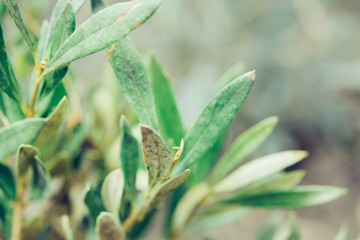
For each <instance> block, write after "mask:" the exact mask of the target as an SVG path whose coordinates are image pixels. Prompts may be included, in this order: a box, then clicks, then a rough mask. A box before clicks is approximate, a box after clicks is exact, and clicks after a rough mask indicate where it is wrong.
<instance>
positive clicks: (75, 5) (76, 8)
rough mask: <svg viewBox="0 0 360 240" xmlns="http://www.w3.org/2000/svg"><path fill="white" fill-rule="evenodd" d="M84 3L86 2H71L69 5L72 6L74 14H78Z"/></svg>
mask: <svg viewBox="0 0 360 240" xmlns="http://www.w3.org/2000/svg"><path fill="white" fill-rule="evenodd" d="M86 1H87V0H71V5H72V6H73V9H74V12H75V13H78V12H79V10H80V9H81V7H82V6H83V5H84V4H85V2H86Z"/></svg>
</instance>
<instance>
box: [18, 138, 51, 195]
mask: <svg viewBox="0 0 360 240" xmlns="http://www.w3.org/2000/svg"><path fill="white" fill-rule="evenodd" d="M16 166H17V167H16V168H17V169H16V170H17V175H18V176H19V177H20V176H25V174H26V173H27V171H28V169H32V188H31V198H32V199H42V198H43V197H44V195H45V192H46V190H47V188H48V186H49V182H50V174H49V172H48V171H47V169H46V167H45V166H44V164H43V162H42V160H41V159H40V153H39V150H38V149H36V148H35V147H33V146H31V145H25V144H23V145H21V146H20V147H19V149H18V152H17V160H16Z"/></svg>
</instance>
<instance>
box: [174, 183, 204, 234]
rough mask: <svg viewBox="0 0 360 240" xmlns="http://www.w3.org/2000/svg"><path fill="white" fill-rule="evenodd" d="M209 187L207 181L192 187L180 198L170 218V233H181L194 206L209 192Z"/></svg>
mask: <svg viewBox="0 0 360 240" xmlns="http://www.w3.org/2000/svg"><path fill="white" fill-rule="evenodd" d="M210 192H211V189H210V187H209V185H208V184H207V183H204V184H199V185H198V186H196V187H194V188H192V189H191V190H189V191H188V192H186V194H185V195H184V196H183V197H182V198H181V200H180V201H179V203H178V204H177V206H176V209H175V212H174V215H173V218H172V228H171V231H172V233H174V234H176V233H181V232H183V231H184V230H185V226H186V224H187V223H188V221H189V219H190V217H191V216H192V214H193V212H194V210H195V209H196V207H197V206H198V205H199V204H200V203H201V202H202V201H203V200H204V199H205V198H206V197H207V196H208V195H209V194H210Z"/></svg>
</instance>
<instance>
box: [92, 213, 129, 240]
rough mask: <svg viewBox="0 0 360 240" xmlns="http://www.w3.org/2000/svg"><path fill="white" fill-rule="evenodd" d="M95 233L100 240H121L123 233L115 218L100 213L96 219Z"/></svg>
mask: <svg viewBox="0 0 360 240" xmlns="http://www.w3.org/2000/svg"><path fill="white" fill-rule="evenodd" d="M96 233H97V235H98V237H99V239H100V240H122V239H125V232H124V230H123V228H122V226H121V225H120V223H119V222H118V221H117V220H116V217H115V216H114V215H113V214H111V213H108V212H102V213H100V215H99V216H98V217H97V219H96Z"/></svg>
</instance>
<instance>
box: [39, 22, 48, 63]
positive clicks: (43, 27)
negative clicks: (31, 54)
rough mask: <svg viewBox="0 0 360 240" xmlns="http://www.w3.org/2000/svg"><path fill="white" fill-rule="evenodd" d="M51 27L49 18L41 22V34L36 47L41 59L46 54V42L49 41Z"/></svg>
mask: <svg viewBox="0 0 360 240" xmlns="http://www.w3.org/2000/svg"><path fill="white" fill-rule="evenodd" d="M49 28H50V24H49V22H48V21H47V20H44V21H43V22H42V24H41V28H40V36H39V40H38V43H37V48H36V55H37V56H38V57H39V59H43V56H44V54H45V50H46V44H47V41H48V39H47V38H48V34H49V32H50V31H49Z"/></svg>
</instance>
